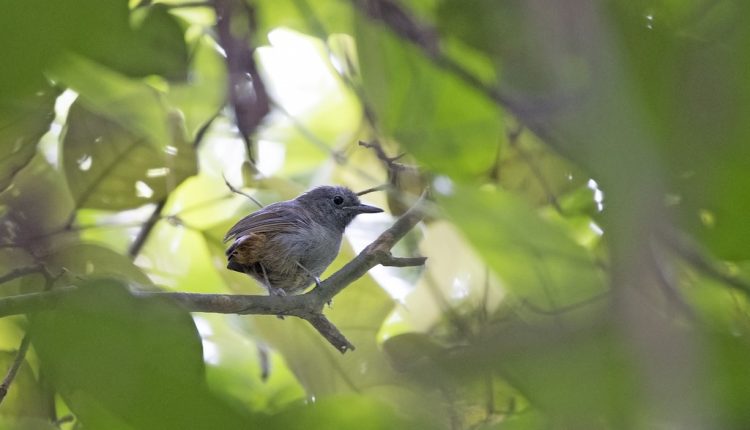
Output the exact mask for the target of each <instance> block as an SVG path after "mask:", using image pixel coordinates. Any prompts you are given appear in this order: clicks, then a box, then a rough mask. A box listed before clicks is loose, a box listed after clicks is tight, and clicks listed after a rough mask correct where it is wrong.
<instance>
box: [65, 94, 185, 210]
mask: <svg viewBox="0 0 750 430" xmlns="http://www.w3.org/2000/svg"><path fill="white" fill-rule="evenodd" d="M164 125H165V126H170V127H171V137H170V140H169V142H170V143H169V144H168V145H166V146H165V147H164V150H161V149H159V148H157V147H156V146H154V145H152V144H150V143H149V142H148V139H147V138H146V137H144V136H143V135H140V134H138V133H137V132H136V131H131V130H129V129H126V128H123V127H122V126H121V125H120V124H119V123H117V122H115V121H112V120H110V119H109V118H106V117H103V116H101V115H99V114H97V113H94V112H93V111H92V110H90V108H88V107H87V106H86V105H85V104H83V103H80V102H78V101H76V102H75V103H74V104H73V105H72V106H71V108H70V112H69V113H68V121H67V124H66V130H65V136H64V138H63V141H62V166H63V170H64V172H65V177H66V179H67V181H68V186H69V187H70V190H71V192H72V194H73V197H74V199H75V201H76V206H77V207H90V208H99V209H127V208H133V207H137V206H140V205H143V204H145V203H150V202H156V201H159V200H161V199H162V198H164V197H165V196H166V195H167V193H169V192H170V191H171V190H172V189H174V188H175V187H176V186H177V185H179V184H180V183H181V182H182V181H183V180H184V179H185V178H187V177H188V176H191V175H193V174H195V173H196V171H197V166H196V159H195V151H194V149H193V147H192V146H191V145H190V144H189V143H188V142H187V141H186V138H185V136H184V125H183V124H182V121H181V118H179V117H178V116H175V115H172V116H171V117H170V119H169V124H166V123H165V124H164Z"/></svg>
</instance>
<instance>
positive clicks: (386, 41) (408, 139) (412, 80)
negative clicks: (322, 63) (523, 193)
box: [356, 20, 503, 178]
mask: <svg viewBox="0 0 750 430" xmlns="http://www.w3.org/2000/svg"><path fill="white" fill-rule="evenodd" d="M356 34H357V50H358V52H359V57H360V58H359V62H360V68H361V70H362V84H363V87H364V90H365V97H366V100H367V102H369V103H370V104H371V106H372V108H373V109H374V110H375V113H376V115H377V119H378V125H379V126H380V127H382V129H383V131H384V132H385V133H387V135H388V136H392V137H394V138H395V139H397V140H398V142H399V143H401V144H403V145H404V147H405V148H407V149H408V150H409V151H410V152H411V153H412V154H413V155H414V156H415V157H417V158H418V159H419V160H420V161H421V162H423V163H424V164H425V165H426V166H428V167H429V168H431V169H433V170H436V171H439V172H443V173H447V174H449V175H452V176H454V177H456V178H467V177H471V176H476V175H479V174H483V173H488V172H489V170H490V168H491V166H492V165H493V164H494V162H495V159H496V156H497V152H498V146H499V144H500V142H501V139H502V138H503V127H502V117H501V112H500V110H499V109H498V107H497V106H496V105H495V104H494V103H493V102H491V101H490V100H489V99H488V98H487V97H486V96H485V95H484V94H481V93H479V92H478V91H476V90H475V89H474V88H472V87H470V86H469V85H467V84H466V83H464V82H463V81H461V80H460V79H459V78H457V77H456V76H455V75H454V74H453V73H450V72H447V71H445V70H441V69H439V68H438V67H437V66H436V65H434V64H433V63H432V62H431V61H430V60H429V59H428V58H426V57H425V56H424V55H423V54H422V52H421V51H420V50H419V49H417V48H416V47H414V46H411V45H410V44H408V43H404V42H403V41H401V40H400V39H398V37H397V36H395V35H394V34H392V33H391V32H389V31H387V30H386V29H385V28H384V27H382V26H378V25H374V24H372V23H369V22H367V21H365V20H362V21H361V22H360V23H359V25H358V26H357V33H356Z"/></svg>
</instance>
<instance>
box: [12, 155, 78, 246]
mask: <svg viewBox="0 0 750 430" xmlns="http://www.w3.org/2000/svg"><path fill="white" fill-rule="evenodd" d="M2 205H4V206H5V207H6V208H7V211H6V212H4V213H2V214H1V215H0V232H1V234H0V242H10V241H12V242H13V243H15V244H20V245H24V246H28V247H29V248H30V249H31V250H34V251H35V252H39V253H41V254H43V253H45V251H44V249H45V248H46V247H47V246H48V245H50V244H52V243H54V242H55V241H56V240H57V239H58V238H59V237H60V236H56V235H55V233H61V232H62V229H63V228H64V227H65V225H66V224H67V223H68V221H69V220H70V217H71V214H73V211H74V204H73V200H72V198H71V196H70V191H69V190H68V187H66V186H65V178H64V177H63V176H62V174H60V172H59V171H57V170H55V169H54V168H52V166H50V165H49V164H48V163H47V161H46V160H44V157H43V156H42V155H41V154H39V153H37V154H36V156H34V158H32V160H31V162H30V163H29V165H28V166H26V167H25V168H24V169H23V170H21V171H20V172H19V173H18V174H17V175H16V177H15V178H14V181H13V184H12V186H11V187H10V188H8V189H7V190H5V191H4V192H2V193H0V206H2ZM73 234H74V233H71V235H73Z"/></svg>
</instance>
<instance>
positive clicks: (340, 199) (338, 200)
mask: <svg viewBox="0 0 750 430" xmlns="http://www.w3.org/2000/svg"><path fill="white" fill-rule="evenodd" d="M341 203H344V198H343V197H341V196H335V197H334V198H333V204H335V205H337V206H338V205H340V204H341Z"/></svg>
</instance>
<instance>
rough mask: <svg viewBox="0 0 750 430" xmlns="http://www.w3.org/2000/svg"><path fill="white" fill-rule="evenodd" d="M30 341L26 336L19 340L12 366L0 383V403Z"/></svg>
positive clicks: (24, 355) (19, 366) (21, 362)
mask: <svg viewBox="0 0 750 430" xmlns="http://www.w3.org/2000/svg"><path fill="white" fill-rule="evenodd" d="M30 340H31V338H30V337H29V335H28V334H26V335H25V336H24V337H23V339H22V340H21V346H19V347H18V352H16V358H15V359H13V364H11V366H10V369H8V373H7V374H6V375H5V378H3V382H2V383H0V403H1V402H2V401H3V400H4V399H5V396H6V395H7V394H8V389H9V388H10V384H11V383H12V382H13V379H15V377H16V373H18V369H20V368H21V365H22V364H23V360H24V358H26V351H27V350H28V349H29V342H30Z"/></svg>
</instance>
